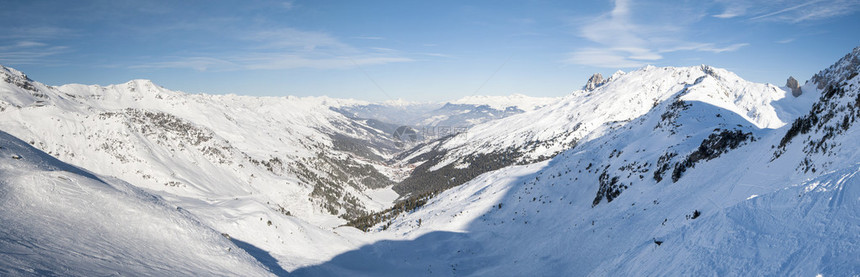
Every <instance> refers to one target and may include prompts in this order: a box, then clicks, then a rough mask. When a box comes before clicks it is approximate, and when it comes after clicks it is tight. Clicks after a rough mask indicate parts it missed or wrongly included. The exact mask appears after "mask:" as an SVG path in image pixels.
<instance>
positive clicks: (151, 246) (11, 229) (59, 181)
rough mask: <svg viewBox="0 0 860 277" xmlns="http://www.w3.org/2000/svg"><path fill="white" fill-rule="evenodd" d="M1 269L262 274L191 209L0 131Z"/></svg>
mask: <svg viewBox="0 0 860 277" xmlns="http://www.w3.org/2000/svg"><path fill="white" fill-rule="evenodd" d="M0 222H2V228H0V249H2V250H1V251H0V275H4V276H14V275H42V276H51V275H56V276H60V275H62V276H99V275H101V276H105V275H138V276H140V275H189V276H190V275H210V276H237V275H242V276H269V275H271V273H270V272H269V271H267V269H266V268H265V267H263V265H262V264H260V263H258V262H257V260H255V259H254V258H253V257H251V256H250V255H248V254H247V253H245V251H243V250H242V249H241V248H238V247H236V245H234V244H233V243H231V242H230V240H228V239H227V238H225V237H224V236H222V235H221V234H220V233H218V232H217V231H215V230H212V229H211V228H210V227H208V226H206V225H205V224H202V223H200V222H199V221H198V220H197V219H196V218H194V216H192V215H191V214H189V213H188V212H186V211H184V210H182V209H181V208H179V207H174V206H172V205H171V204H169V203H167V202H165V201H164V200H163V199H161V198H159V197H157V196H155V195H152V194H149V193H146V192H144V191H142V190H141V189H139V188H137V187H135V186H132V185H130V184H127V183H125V182H123V181H121V180H118V179H115V178H111V177H105V176H98V175H95V174H93V173H90V172H88V171H85V170H82V169H80V168H77V167H74V166H72V165H69V164H66V163H63V162H61V161H59V160H57V159H55V158H53V157H51V156H49V155H48V154H46V153H44V152H42V151H39V150H37V149H34V148H33V147H32V146H30V145H28V144H27V143H25V142H24V141H21V140H19V139H17V138H15V137H13V136H11V135H9V134H7V133H5V132H2V131H0Z"/></svg>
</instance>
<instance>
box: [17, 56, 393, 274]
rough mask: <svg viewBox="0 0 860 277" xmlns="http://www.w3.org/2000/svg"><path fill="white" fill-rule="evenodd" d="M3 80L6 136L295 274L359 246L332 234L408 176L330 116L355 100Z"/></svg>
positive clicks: (354, 128)
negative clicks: (138, 192)
mask: <svg viewBox="0 0 860 277" xmlns="http://www.w3.org/2000/svg"><path fill="white" fill-rule="evenodd" d="M0 81H2V82H0V130H3V131H5V132H8V133H10V134H12V135H14V136H16V137H18V138H20V139H22V140H24V141H26V142H28V143H30V144H32V145H33V146H35V147H37V148H39V149H41V150H43V151H45V152H47V153H48V154H50V155H52V156H54V157H56V158H58V159H60V160H62V161H64V162H67V163H70V164H74V165H76V166H80V167H83V168H87V169H89V170H92V171H93V172H95V173H97V174H101V175H105V176H114V177H117V178H120V179H122V180H124V181H127V182H129V183H131V184H133V185H135V186H137V187H140V188H144V189H147V190H149V191H151V192H152V193H155V194H157V195H159V196H161V197H163V198H164V199H167V200H168V201H169V202H170V203H171V204H173V205H176V206H181V207H183V208H184V209H187V210H188V211H190V212H191V213H193V214H195V215H196V216H197V217H198V218H200V219H201V221H203V223H204V224H206V225H207V226H210V227H212V228H214V229H216V230H218V231H220V232H224V233H229V234H230V235H231V236H232V237H233V238H236V239H239V240H242V241H245V242H247V243H249V244H251V245H254V246H256V247H259V248H262V249H265V250H266V251H268V252H271V254H272V255H273V256H275V257H277V258H279V259H280V260H281V261H282V264H283V266H284V267H287V268H289V267H290V266H292V267H295V266H298V265H302V264H304V263H306V261H307V260H306V259H310V260H312V261H317V260H318V259H326V258H328V257H330V256H332V255H335V254H337V253H339V251H344V250H345V249H348V247H351V245H353V242H351V240H348V239H345V238H342V237H341V236H340V235H337V234H336V233H334V232H332V230H331V229H332V228H334V227H337V226H340V225H342V224H344V223H345V222H346V220H344V219H343V218H341V216H343V217H349V216H355V215H356V214H359V215H360V214H361V213H364V212H368V211H372V210H380V209H383V208H384V207H386V206H388V205H390V204H391V201H392V199H391V198H392V197H391V196H390V195H391V194H392V193H393V191H391V190H390V186H391V185H392V184H393V182H392V181H391V180H389V178H390V177H394V176H395V175H398V174H400V175H402V173H400V172H401V171H404V170H406V169H401V168H396V167H389V166H387V165H386V164H385V163H384V160H385V159H387V157H390V155H391V153H393V151H396V147H395V146H394V142H393V141H391V139H390V138H389V137H388V134H385V133H382V132H380V131H379V130H377V129H375V128H373V127H371V126H368V125H366V124H365V123H363V122H359V121H354V120H351V119H349V118H346V117H344V116H343V115H341V114H340V113H337V112H335V111H332V110H331V108H332V107H339V106H341V105H347V104H349V105H352V104H355V101H351V100H338V99H330V98H324V97H310V98H295V97H280V98H274V97H268V98H258V97H245V96H235V95H219V96H216V95H202V94H201V95H189V94H184V93H181V92H174V91H170V90H167V89H164V88H162V87H159V86H157V85H154V84H152V82H149V81H145V80H134V81H130V82H128V83H125V84H119V85H111V86H105V87H101V86H83V85H66V86H61V87H48V86H45V85H43V84H40V83H38V82H35V81H32V80H30V79H28V78H27V77H26V75H24V74H23V73H21V72H18V71H16V70H14V69H10V68H6V67H3V68H2V70H0ZM395 195H396V194H395ZM380 196H381V197H380ZM269 222H271V223H269ZM319 241H329V242H331V243H332V244H331V245H325V244H319V243H318V242H319ZM286 242H290V243H289V244H288V243H286ZM308 253H313V254H308ZM282 257H289V258H282Z"/></svg>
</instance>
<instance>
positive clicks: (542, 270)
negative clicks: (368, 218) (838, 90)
mask: <svg viewBox="0 0 860 277" xmlns="http://www.w3.org/2000/svg"><path fill="white" fill-rule="evenodd" d="M853 70H855V71H858V70H860V69H858V68H853ZM653 71H657V72H660V71H670V72H672V73H670V74H680V76H687V73H690V77H691V78H692V79H693V80H696V79H699V78H701V77H703V76H705V77H704V79H699V81H694V82H689V83H685V82H683V81H682V82H673V81H670V80H669V79H664V82H660V81H659V80H661V79H660V78H656V79H653V78H645V79H642V82H640V83H641V84H642V85H643V86H644V87H648V86H657V87H659V86H660V85H661V84H666V85H667V86H669V87H673V88H672V89H670V90H667V91H676V92H677V91H683V92H685V93H678V94H675V95H674V96H672V97H673V98H671V99H670V98H668V96H669V95H672V94H671V93H667V94H668V95H667V96H664V97H665V98H666V99H664V101H659V99H658V101H656V102H657V103H656V104H655V105H654V109H650V108H648V109H645V110H644V111H643V113H642V114H641V115H634V114H635V112H632V113H626V114H621V115H612V114H608V115H604V116H616V118H619V119H623V121H625V124H620V125H618V126H615V127H614V128H606V129H605V130H604V131H603V132H602V134H601V135H599V136H597V135H592V136H593V137H592V138H591V139H588V140H585V141H583V142H582V143H580V144H579V145H578V146H577V147H576V148H574V149H572V150H568V151H563V152H561V154H559V155H558V156H556V157H554V158H553V159H550V160H547V161H544V162H540V163H535V164H530V165H519V166H511V167H507V168H503V169H500V170H496V171H492V172H488V173H485V174H483V175H481V176H479V177H477V178H475V179H473V180H471V181H469V182H467V183H465V184H463V185H461V186H458V187H455V188H452V189H449V190H447V191H445V192H442V193H441V194H439V195H438V196H436V197H434V198H432V199H431V200H430V201H429V203H428V204H426V205H425V206H423V207H421V208H418V209H417V210H415V211H413V212H411V213H408V214H407V215H404V216H401V217H397V218H396V219H395V220H393V221H392V223H391V225H390V226H389V227H388V228H387V229H385V230H383V225H379V226H377V227H376V228H375V229H374V232H376V233H378V234H380V235H388V236H393V240H385V241H378V242H376V243H373V244H371V245H366V246H363V247H361V248H359V249H356V250H353V251H350V252H346V253H344V254H341V255H339V256H337V257H335V258H334V259H332V260H331V261H329V262H326V263H324V264H321V265H318V266H313V267H306V268H302V269H299V270H298V271H296V272H294V273H296V274H298V275H300V276H305V275H307V276H315V275H362V276H402V275H412V276H414V275H426V276H435V275H446V276H455V275H456V276H586V275H587V276H642V275H646V276H655V275H656V276H737V275H745V276H815V275H821V276H853V275H856V274H858V272H860V260H858V259H857V257H860V250H858V249H860V236H858V235H857V234H858V233H860V216H858V215H857V210H858V207H860V179H858V177H857V176H858V173H860V151H858V149H860V147H858V146H860V145H858V142H860V140H858V139H857V138H858V137H860V128H857V125H851V124H853V123H851V122H854V121H853V120H855V119H856V118H857V117H860V115H858V113H857V112H856V108H855V110H853V111H852V109H851V107H852V106H853V107H860V103H858V101H860V100H858V99H860V96H858V94H860V78H854V79H852V80H846V81H845V82H843V83H842V84H841V87H842V88H844V89H845V91H846V93H845V94H844V95H842V96H839V94H835V95H836V96H832V98H828V97H824V94H822V91H820V90H817V89H816V86H815V85H814V84H812V85H810V84H807V86H804V93H805V94H807V97H812V98H814V99H817V100H814V101H810V100H808V99H795V100H798V101H799V102H798V103H787V101H791V100H792V99H786V98H785V93H786V91H785V90H783V89H780V88H777V87H775V86H772V85H755V84H748V83H744V82H734V81H732V82H729V83H735V84H738V83H740V84H742V86H740V89H738V90H735V91H724V90H720V89H714V88H715V87H718V86H716V84H714V83H710V82H711V81H708V80H707V78H712V77H713V78H715V79H717V77H714V76H713V75H710V74H705V72H703V71H701V68H684V69H674V68H669V69H663V68H650V67H649V68H644V69H642V70H640V71H639V73H636V72H631V73H627V74H633V75H628V76H637V75H639V74H642V75H646V74H651V73H654V72H653ZM710 71H712V72H713V70H710ZM697 74H699V75H697ZM706 75H707V76H712V77H707V76H706ZM717 75H719V76H722V79H723V80H731V79H732V78H729V77H732V76H733V74H731V75H728V76H727V73H726V72H719V71H717ZM658 76H665V75H663V74H658ZM654 77H657V76H654ZM676 77H677V76H676ZM681 79H685V78H681ZM618 80H624V76H621V77H619V78H618V79H617V80H616V81H618ZM645 80H648V81H650V82H646V81H645ZM654 80H657V81H654ZM840 82H842V81H840ZM698 85H701V86H698ZM611 86H612V84H611V83H610V84H607V85H606V86H604V87H601V88H602V89H605V88H606V87H611ZM708 87H710V88H712V90H705V88H708ZM634 88H636V87H634ZM754 88H758V89H756V90H754ZM642 91H643V90H639V89H635V90H630V91H628V92H637V93H639V92H642ZM644 91H647V90H644ZM608 92H609V91H604V93H608ZM596 93H598V94H594V95H581V96H571V98H572V99H573V100H571V102H574V101H576V102H577V103H580V104H582V105H587V104H588V99H593V98H595V97H600V95H599V92H597V91H596ZM638 95H648V93H639V94H637V95H635V96H634V95H629V94H628V95H625V97H624V98H619V97H614V98H613V99H614V100H615V101H612V102H610V103H606V102H605V101H598V103H594V105H596V106H599V107H607V108H608V109H607V110H612V111H620V110H619V109H612V108H611V106H612V105H614V104H618V103H625V102H628V100H627V99H628V98H631V97H632V98H633V99H638V98H639V96H638ZM684 97H686V98H685V99H686V100H685V101H684V102H683V103H686V104H685V105H672V104H673V103H680V102H676V101H677V100H679V99H682V98H684ZM732 97H735V98H732ZM789 97H791V96H790V94H789ZM819 97H821V98H819ZM645 99H647V97H646V98H645ZM822 99H826V100H822ZM667 100H668V101H667ZM777 101H780V105H779V107H777V106H776V105H773V104H772V103H774V102H777ZM819 101H830V102H831V103H834V102H833V101H835V104H833V105H830V104H827V106H830V107H835V108H836V109H835V111H837V113H836V115H835V116H834V117H833V118H836V119H837V120H832V121H823V120H822V121H819V122H823V123H821V124H839V122H843V120H842V119H843V118H847V119H848V120H847V121H845V122H849V123H848V124H849V125H847V126H848V127H839V128H842V131H840V132H833V133H828V132H830V131H833V130H836V129H830V128H820V129H813V130H811V131H810V132H808V133H806V132H805V133H800V134H798V136H797V137H795V138H794V139H793V140H790V141H789V142H788V143H787V144H786V146H785V151H784V152H781V153H782V154H781V155H775V153H777V152H780V151H781V150H779V148H777V147H775V146H777V145H780V143H781V141H785V139H784V138H785V137H786V134H787V133H789V129H790V128H791V126H790V125H791V124H788V125H786V123H788V122H791V121H793V120H794V119H795V118H799V117H800V116H803V115H804V114H806V113H807V112H808V111H809V109H810V106H811V105H812V104H813V102H816V103H817V102H819ZM648 102H649V101H643V102H642V103H648ZM580 106H581V105H580ZM580 106H574V107H570V108H569V110H577V109H578V107H580ZM649 106H650V105H649ZM786 107H790V108H792V109H788V108H786ZM838 107H844V108H838ZM631 109H633V108H632V106H631ZM540 111H541V110H538V111H537V112H540ZM557 111H559V112H560V111H562V110H557ZM598 111H599V109H598ZM537 112H536V113H532V114H538V113H537ZM779 114H782V115H783V117H782V118H780V117H779V116H777V115H779ZM528 115H529V114H523V115H521V116H515V117H519V118H518V119H519V120H523V121H526V119H525V117H527V116H528ZM541 115H542V116H552V115H553V113H546V114H541ZM819 116H824V115H823V114H821V115H819ZM843 116H844V117H843ZM538 118H541V116H535V117H533V118H531V119H532V120H537V119H538ZM852 118H854V119H852ZM501 121H505V122H508V123H510V122H514V117H511V118H508V119H503V120H500V122H501ZM533 122H534V121H533ZM555 122H556V123H560V124H565V123H566V122H567V121H564V120H558V121H555ZM604 122H605V121H604ZM492 124H501V123H498V122H496V123H491V124H487V125H492ZM508 126H522V125H513V124H511V125H508ZM541 126H544V127H546V126H551V124H545V125H541ZM822 126H825V125H822ZM826 126H830V125H826ZM842 126H845V125H842ZM480 128H485V126H478V127H476V128H474V129H473V130H485V131H486V130H487V129H480ZM535 129H537V128H535ZM499 130H501V129H499ZM828 130H830V131H828ZM487 132H492V130H490V131H487ZM726 133H728V134H732V133H734V134H743V133H745V134H748V135H747V136H746V139H743V140H742V141H741V142H740V143H739V144H738V145H737V147H736V148H726V149H725V152H721V154H719V155H717V156H715V157H711V158H705V159H701V160H697V161H696V162H694V164H693V166H688V167H686V171H681V174H679V176H680V177H679V178H678V179H677V180H672V179H673V178H670V176H671V175H672V174H673V170H672V168H676V166H677V165H678V164H680V163H681V162H683V161H684V159H686V158H687V157H689V156H691V155H692V154H693V153H696V152H697V151H701V149H703V147H704V148H708V147H713V145H714V144H708V146H701V145H705V142H707V141H708V140H709V139H711V138H714V135H719V134H726ZM472 135H473V136H474V137H477V138H481V137H483V136H487V137H490V136H491V135H488V134H485V133H483V132H477V131H476V133H474V134H472ZM495 135H497V136H502V137H504V134H499V133H495ZM716 137H719V136H716ZM822 138H826V139H827V143H826V146H828V147H829V148H827V149H826V150H823V151H822V150H815V149H821V148H810V147H809V146H808V145H807V144H808V143H810V142H816V141H819V140H820V139H822ZM721 140H722V141H723V142H726V141H728V140H730V139H729V138H722V139H721ZM667 153H675V156H670V158H669V159H668V161H670V162H669V163H668V164H669V170H668V171H667V172H664V173H663V175H662V176H664V178H663V179H662V180H660V181H658V180H656V178H653V177H652V176H654V174H655V172H656V171H657V169H658V168H659V162H658V161H659V160H660V157H662V156H664V155H666V154H667ZM700 153H701V152H700ZM806 165H812V167H814V168H815V169H812V170H809V169H808V168H805V166H806ZM816 169H817V170H816ZM603 176H606V177H603ZM615 178H617V183H618V184H620V185H622V187H621V189H622V191H621V192H620V194H619V195H617V196H615V198H614V199H613V201H612V202H608V200H606V198H605V197H604V198H600V199H598V201H595V192H598V191H599V187H600V186H601V184H603V183H609V181H608V180H610V179H615ZM751 195H755V197H750V196H751ZM697 212H699V213H700V214H699V215H698V216H696V217H695V218H694V216H693V215H694V214H696V213H697Z"/></svg>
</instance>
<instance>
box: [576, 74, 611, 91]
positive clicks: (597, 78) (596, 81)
mask: <svg viewBox="0 0 860 277" xmlns="http://www.w3.org/2000/svg"><path fill="white" fill-rule="evenodd" d="M604 83H606V79H603V75H600V73H594V75H591V77H590V78H588V82H587V83H585V86H584V87H582V89H584V90H585V91H592V90H594V89H596V88H598V87H600V86H602V85H603V84H604Z"/></svg>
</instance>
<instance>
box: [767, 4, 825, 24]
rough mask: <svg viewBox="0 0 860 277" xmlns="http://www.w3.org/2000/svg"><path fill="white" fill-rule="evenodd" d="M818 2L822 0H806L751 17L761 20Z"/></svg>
mask: <svg viewBox="0 0 860 277" xmlns="http://www.w3.org/2000/svg"><path fill="white" fill-rule="evenodd" d="M818 2H821V1H809V2H806V3H801V4H799V5H794V6H791V7H788V8H784V9H781V10H778V11H775V12H770V13H767V14H763V15H759V16H756V17H753V18H750V19H751V20H759V19H764V18H768V17H772V16H775V15H780V14H785V13H787V12H790V11H794V10H797V9H800V8H803V7H806V6H809V5H812V4H817V3H818Z"/></svg>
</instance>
